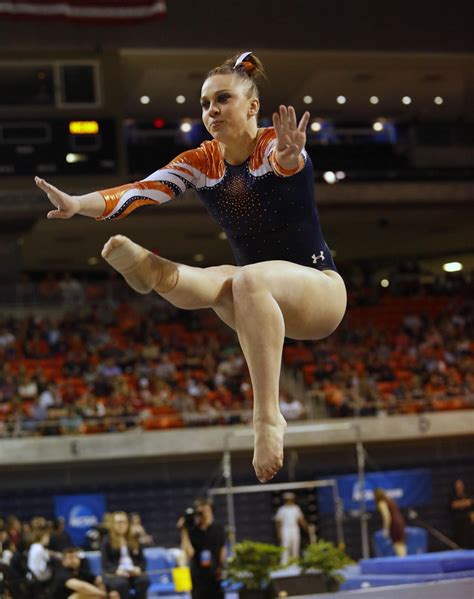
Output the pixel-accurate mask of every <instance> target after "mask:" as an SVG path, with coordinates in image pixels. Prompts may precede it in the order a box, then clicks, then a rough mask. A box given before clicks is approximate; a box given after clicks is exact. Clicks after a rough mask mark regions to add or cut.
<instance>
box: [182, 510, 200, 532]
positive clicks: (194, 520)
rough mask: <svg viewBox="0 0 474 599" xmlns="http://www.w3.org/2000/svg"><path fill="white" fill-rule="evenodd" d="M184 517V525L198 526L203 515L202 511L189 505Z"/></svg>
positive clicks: (187, 526)
mask: <svg viewBox="0 0 474 599" xmlns="http://www.w3.org/2000/svg"><path fill="white" fill-rule="evenodd" d="M183 517H184V526H185V527H186V528H195V527H196V526H199V523H200V520H201V517H202V513H201V511H200V510H199V509H195V508H193V507H188V508H186V510H185V511H184V514H183Z"/></svg>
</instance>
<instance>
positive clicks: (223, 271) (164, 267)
mask: <svg viewBox="0 0 474 599" xmlns="http://www.w3.org/2000/svg"><path fill="white" fill-rule="evenodd" d="M102 257H103V258H104V259H105V260H107V262H108V263H109V264H110V265H111V266H112V267H113V268H115V270H117V271H118V272H120V273H121V274H122V276H123V277H124V279H125V280H126V281H127V283H128V284H129V285H130V287H132V289H134V290H135V291H137V292H138V293H150V291H152V290H154V291H156V292H157V293H159V294H160V295H162V296H163V297H164V298H165V299H166V300H168V301H169V302H170V303H171V304H173V305H174V306H176V307H177V308H182V309H184V310H195V309H198V308H214V309H215V311H216V312H217V314H218V315H219V316H220V318H221V319H222V320H223V321H224V322H225V323H226V324H227V325H229V326H230V327H231V328H235V326H234V318H233V305H232V276H233V275H234V274H235V273H236V272H237V271H238V267H237V266H231V265H226V266H216V267H210V268H197V267H193V266H187V265H185V264H177V263H176V262H172V261H170V260H166V258H162V257H161V256H156V255H155V254H153V253H152V252H149V251H148V250H146V249H145V248H143V247H141V246H140V245H138V244H136V243H134V242H133V241H131V240H130V239H128V237H124V236H123V235H115V236H114V237H111V238H110V239H109V241H108V242H107V243H106V244H105V246H104V249H103V250H102Z"/></svg>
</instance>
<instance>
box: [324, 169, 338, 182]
mask: <svg viewBox="0 0 474 599" xmlns="http://www.w3.org/2000/svg"><path fill="white" fill-rule="evenodd" d="M323 179H324V180H325V181H326V183H328V184H329V185H333V184H334V183H337V177H336V173H334V172H333V171H326V172H325V173H324V174H323Z"/></svg>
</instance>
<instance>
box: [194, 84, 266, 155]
mask: <svg viewBox="0 0 474 599" xmlns="http://www.w3.org/2000/svg"><path fill="white" fill-rule="evenodd" d="M201 107H202V120H203V123H204V125H205V127H206V129H207V130H208V131H209V133H210V134H211V135H212V137H214V138H215V139H218V140H219V141H220V142H222V143H229V142H232V141H234V140H236V139H238V138H239V137H240V136H241V135H242V134H243V133H245V132H247V131H249V132H250V130H251V128H252V127H254V126H255V121H254V119H256V117H257V114H258V109H259V107H260V103H259V101H258V98H253V97H249V95H248V86H246V85H245V82H244V81H242V80H241V79H240V78H239V77H236V76H235V75H232V74H229V75H213V76H212V77H209V78H208V79H206V81H205V82H204V85H203V86H202V90H201Z"/></svg>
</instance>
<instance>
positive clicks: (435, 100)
mask: <svg viewBox="0 0 474 599" xmlns="http://www.w3.org/2000/svg"><path fill="white" fill-rule="evenodd" d="M433 102H434V103H435V104H437V105H438V106H441V104H442V103H443V102H444V100H443V98H442V97H441V96H436V98H435V99H434V100H433Z"/></svg>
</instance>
